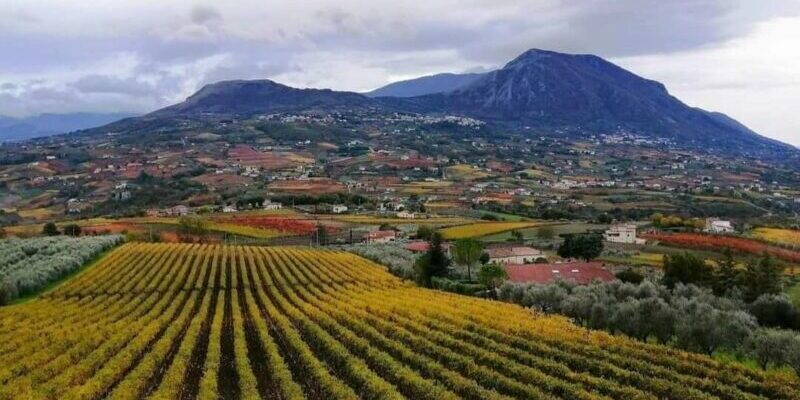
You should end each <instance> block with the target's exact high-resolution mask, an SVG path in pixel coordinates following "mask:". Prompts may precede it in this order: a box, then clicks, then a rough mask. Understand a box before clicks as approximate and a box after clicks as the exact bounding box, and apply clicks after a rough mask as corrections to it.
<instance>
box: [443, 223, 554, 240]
mask: <svg viewBox="0 0 800 400" xmlns="http://www.w3.org/2000/svg"><path fill="white" fill-rule="evenodd" d="M541 225H542V222H536V221H520V222H476V223H473V224H466V225H457V226H451V227H448V228H444V229H440V230H439V232H441V233H442V236H443V237H444V238H445V239H463V238H473V237H481V236H486V235H492V234H495V233H500V232H506V231H511V230H514V229H525V228H532V227H535V226H541Z"/></svg>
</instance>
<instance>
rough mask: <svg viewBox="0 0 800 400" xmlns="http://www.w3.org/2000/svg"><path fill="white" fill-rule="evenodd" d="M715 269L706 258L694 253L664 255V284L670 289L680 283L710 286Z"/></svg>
mask: <svg viewBox="0 0 800 400" xmlns="http://www.w3.org/2000/svg"><path fill="white" fill-rule="evenodd" d="M712 274H713V269H712V268H711V266H710V265H708V263H706V262H705V260H703V259H701V258H699V257H697V256H695V255H694V254H692V253H689V252H684V253H680V254H673V255H669V254H665V255H664V278H663V281H664V284H665V285H667V287H669V288H670V289H672V288H673V287H675V285H676V284H678V283H683V284H689V283H693V284H695V285H700V286H708V285H709V284H710V283H711V280H712V278H713V276H712Z"/></svg>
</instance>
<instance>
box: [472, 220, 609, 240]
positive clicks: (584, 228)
mask: <svg viewBox="0 0 800 400" xmlns="http://www.w3.org/2000/svg"><path fill="white" fill-rule="evenodd" d="M542 226H545V225H544V224H539V225H538V226H534V227H531V228H524V229H517V230H518V231H519V233H521V234H522V237H523V238H524V239H525V240H531V239H536V238H537V234H538V231H539V229H540V228H541V227H542ZM547 226H549V227H550V228H551V229H552V230H553V236H554V237H555V238H558V235H564V234H569V233H584V232H588V231H594V230H605V229H606V228H608V225H600V224H587V223H580V222H576V223H567V224H552V225H547ZM511 238H513V236H512V235H511V231H505V232H500V233H495V234H491V235H487V236H483V237H481V240H482V241H484V242H505V241H506V240H508V239H511Z"/></svg>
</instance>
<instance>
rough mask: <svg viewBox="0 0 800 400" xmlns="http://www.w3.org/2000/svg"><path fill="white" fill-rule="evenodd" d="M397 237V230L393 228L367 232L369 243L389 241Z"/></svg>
mask: <svg viewBox="0 0 800 400" xmlns="http://www.w3.org/2000/svg"><path fill="white" fill-rule="evenodd" d="M396 239H397V232H395V231H393V230H386V231H372V232H369V233H367V243H389V242H394V241H395V240H396Z"/></svg>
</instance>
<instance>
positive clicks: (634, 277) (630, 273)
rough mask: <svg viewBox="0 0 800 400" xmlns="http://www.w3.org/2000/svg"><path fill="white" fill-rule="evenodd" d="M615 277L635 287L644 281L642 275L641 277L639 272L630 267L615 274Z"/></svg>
mask: <svg viewBox="0 0 800 400" xmlns="http://www.w3.org/2000/svg"><path fill="white" fill-rule="evenodd" d="M615 276H616V277H617V279H619V280H621V281H623V282H626V283H635V284H637V285H638V284H640V283H642V281H643V280H644V275H642V273H641V272H639V271H638V270H635V269H633V268H630V267H628V268H625V269H624V270H622V271H620V272H617V274H616V275H615Z"/></svg>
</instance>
